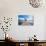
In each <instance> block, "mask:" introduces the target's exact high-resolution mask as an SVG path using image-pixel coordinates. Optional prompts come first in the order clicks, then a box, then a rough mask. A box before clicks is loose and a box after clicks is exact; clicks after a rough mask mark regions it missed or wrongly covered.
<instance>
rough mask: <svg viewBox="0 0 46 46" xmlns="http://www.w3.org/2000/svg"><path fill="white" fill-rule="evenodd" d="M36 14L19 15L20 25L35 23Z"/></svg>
mask: <svg viewBox="0 0 46 46" xmlns="http://www.w3.org/2000/svg"><path fill="white" fill-rule="evenodd" d="M33 24H34V16H31V15H30V16H29V15H18V25H33Z"/></svg>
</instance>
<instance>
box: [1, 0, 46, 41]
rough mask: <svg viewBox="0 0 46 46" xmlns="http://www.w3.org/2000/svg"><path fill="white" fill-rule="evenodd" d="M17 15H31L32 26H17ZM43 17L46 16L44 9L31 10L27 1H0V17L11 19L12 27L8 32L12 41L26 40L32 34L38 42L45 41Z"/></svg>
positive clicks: (45, 9)
mask: <svg viewBox="0 0 46 46" xmlns="http://www.w3.org/2000/svg"><path fill="white" fill-rule="evenodd" d="M19 14H28V15H33V16H34V26H18V18H17V15H19ZM44 15H46V8H43V7H40V8H33V7H31V6H30V4H29V1H28V0H0V16H2V17H3V16H6V17H13V22H12V26H11V29H10V31H8V32H9V34H10V36H11V37H13V38H14V39H15V38H16V39H19V40H27V39H28V38H29V37H31V36H33V35H34V34H36V35H37V38H38V39H39V40H43V39H45V38H44V22H45V21H44ZM0 39H2V36H1V38H0Z"/></svg>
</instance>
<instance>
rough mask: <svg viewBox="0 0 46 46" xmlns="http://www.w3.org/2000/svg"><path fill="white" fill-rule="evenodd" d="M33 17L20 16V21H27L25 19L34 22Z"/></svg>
mask: <svg viewBox="0 0 46 46" xmlns="http://www.w3.org/2000/svg"><path fill="white" fill-rule="evenodd" d="M32 17H33V16H29V15H19V16H18V19H20V20H25V19H27V20H32Z"/></svg>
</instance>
